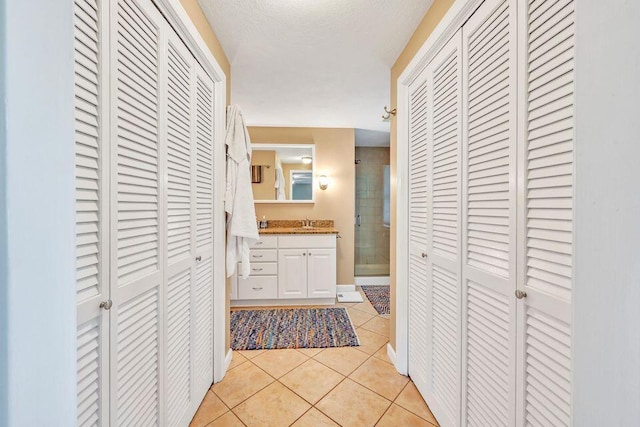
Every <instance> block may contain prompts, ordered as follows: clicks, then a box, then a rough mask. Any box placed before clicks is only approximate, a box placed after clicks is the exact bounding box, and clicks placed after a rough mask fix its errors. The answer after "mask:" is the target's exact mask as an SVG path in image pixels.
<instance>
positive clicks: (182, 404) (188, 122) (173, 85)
mask: <svg viewBox="0 0 640 427" xmlns="http://www.w3.org/2000/svg"><path fill="white" fill-rule="evenodd" d="M163 51H164V52H165V54H164V58H163V61H166V74H165V78H164V80H163V88H164V97H163V99H164V101H165V102H166V115H165V117H166V121H165V122H164V123H163V128H164V129H163V130H164V132H163V135H164V138H165V139H166V162H165V177H166V178H165V179H166V198H165V206H166V211H165V212H166V213H165V215H166V216H165V218H166V245H165V246H164V248H165V251H166V252H165V256H166V258H165V259H166V272H165V274H164V282H165V283H164V290H165V296H166V298H165V300H164V304H165V307H166V312H165V313H166V329H165V330H164V332H165V340H166V341H165V342H166V347H165V354H166V368H167V369H166V374H165V381H166V388H165V393H166V408H165V409H166V412H165V416H166V420H167V423H168V425H170V426H178V425H187V424H188V423H189V421H190V420H191V417H192V416H193V412H192V407H193V406H194V403H193V398H194V396H193V390H192V386H193V384H192V383H193V380H194V377H193V366H192V361H191V359H192V353H193V345H192V335H193V334H192V322H193V317H194V309H193V303H194V301H193V289H194V287H195V280H194V278H195V265H196V261H195V239H194V237H195V191H194V188H195V179H194V177H195V141H194V137H195V119H194V118H195V101H194V92H195V87H194V86H195V85H194V75H195V67H194V63H195V60H194V58H193V56H192V55H191V53H190V52H189V50H188V49H187V47H186V46H185V45H184V43H183V42H182V40H180V38H179V37H178V35H177V34H176V33H175V32H174V31H173V29H168V31H167V39H166V46H165V47H164V49H163ZM198 402H200V401H198Z"/></svg>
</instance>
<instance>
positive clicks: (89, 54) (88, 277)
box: [54, 0, 109, 426]
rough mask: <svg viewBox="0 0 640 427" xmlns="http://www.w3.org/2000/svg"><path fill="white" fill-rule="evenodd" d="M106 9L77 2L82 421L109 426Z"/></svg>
mask: <svg viewBox="0 0 640 427" xmlns="http://www.w3.org/2000/svg"><path fill="white" fill-rule="evenodd" d="M107 13H108V9H106V8H104V7H103V2H102V1H101V0H76V1H75V2H74V20H73V22H74V36H75V37H74V48H75V56H74V59H75V76H74V80H75V146H76V158H75V164H76V268H77V270H76V280H77V282H76V283H77V291H76V296H77V322H78V330H77V334H78V335H77V364H78V368H77V369H78V371H77V372H78V378H77V380H78V387H77V393H78V394H77V399H78V400H77V404H78V409H77V410H78V425H79V426H103V425H104V426H106V425H109V406H108V404H105V402H107V399H106V396H108V395H109V377H108V363H109V333H108V331H109V312H108V311H106V310H103V309H102V308H100V303H101V302H102V301H106V300H108V298H109V254H108V246H107V241H108V235H109V223H108V209H109V205H108V200H109V199H108V196H109V176H108V173H107V171H108V168H107V165H108V163H107V160H108V153H109V151H108V150H109V144H108V140H109V138H108V121H107V120H106V117H107V113H108V111H107V106H108V102H106V99H105V98H108V93H109V91H108V79H107V77H106V76H108V72H107V68H106V67H107V66H108V55H107V54H108V44H107V41H108V36H107V34H106V33H105V31H106V28H107V25H105V24H104V22H105V21H108V15H107ZM54 392H55V391H54Z"/></svg>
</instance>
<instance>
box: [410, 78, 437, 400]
mask: <svg viewBox="0 0 640 427" xmlns="http://www.w3.org/2000/svg"><path fill="white" fill-rule="evenodd" d="M409 96H410V98H409V174H408V175H409V176H408V178H409V181H408V190H409V218H408V222H409V236H408V237H409V239H408V240H409V259H408V261H407V264H406V266H407V268H408V274H407V279H408V292H409V315H408V319H409V322H408V329H409V330H408V341H409V349H408V350H409V360H408V362H409V363H408V370H409V376H410V377H411V379H412V380H413V382H414V383H415V385H416V387H417V388H418V390H420V393H422V395H423V396H425V397H426V396H428V383H429V369H428V367H427V354H428V348H429V346H428V343H429V330H428V328H427V326H428V325H427V319H428V313H427V307H428V294H429V292H428V284H427V274H426V273H427V258H426V255H427V241H428V240H429V237H428V236H427V211H428V198H427V179H428V178H427V175H428V169H427V117H428V116H429V114H431V111H429V110H428V106H427V81H426V73H422V75H421V76H419V77H418V78H417V79H416V81H415V82H414V83H413V84H412V85H411V86H410V87H409Z"/></svg>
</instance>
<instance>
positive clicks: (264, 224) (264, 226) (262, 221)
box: [260, 215, 267, 228]
mask: <svg viewBox="0 0 640 427" xmlns="http://www.w3.org/2000/svg"><path fill="white" fill-rule="evenodd" d="M260 228H267V218H266V217H265V216H264V215H263V216H262V220H261V221H260Z"/></svg>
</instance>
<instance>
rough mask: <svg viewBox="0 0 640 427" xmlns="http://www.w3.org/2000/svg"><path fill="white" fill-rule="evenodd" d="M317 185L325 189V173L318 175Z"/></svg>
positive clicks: (326, 184) (327, 178)
mask: <svg viewBox="0 0 640 427" xmlns="http://www.w3.org/2000/svg"><path fill="white" fill-rule="evenodd" d="M318 185H319V186H320V189H321V190H326V189H327V187H329V177H328V176H327V175H320V176H319V177H318Z"/></svg>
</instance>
